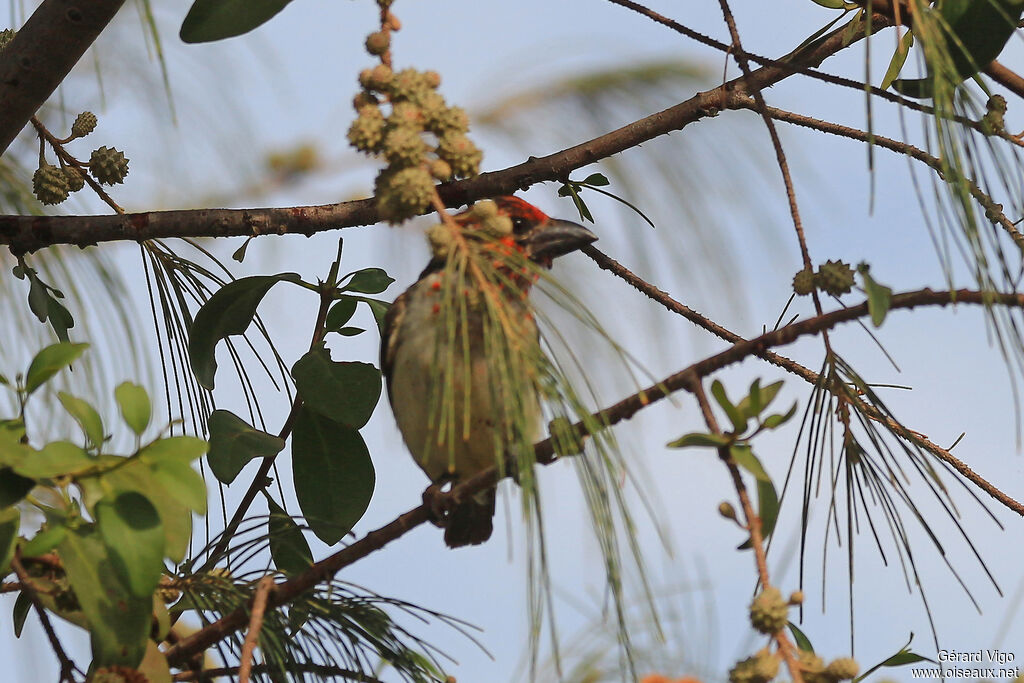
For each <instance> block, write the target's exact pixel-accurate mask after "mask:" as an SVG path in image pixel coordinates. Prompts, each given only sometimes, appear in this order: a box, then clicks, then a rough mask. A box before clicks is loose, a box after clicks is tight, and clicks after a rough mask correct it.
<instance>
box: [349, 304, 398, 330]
mask: <svg viewBox="0 0 1024 683" xmlns="http://www.w3.org/2000/svg"><path fill="white" fill-rule="evenodd" d="M356 298H357V299H359V300H360V301H362V302H364V303H365V304H366V305H367V306H369V307H370V312H371V313H373V319H374V320H376V321H377V330H378V331H379V332H380V334H381V336H383V335H384V316H385V315H387V312H388V309H389V308H391V304H389V303H388V302H386V301H378V300H377V299H371V298H369V297H365V296H360V297H356Z"/></svg>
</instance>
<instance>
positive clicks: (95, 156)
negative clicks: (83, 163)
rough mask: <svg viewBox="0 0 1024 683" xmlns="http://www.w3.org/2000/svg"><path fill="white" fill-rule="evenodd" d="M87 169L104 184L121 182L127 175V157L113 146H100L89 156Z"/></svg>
mask: <svg viewBox="0 0 1024 683" xmlns="http://www.w3.org/2000/svg"><path fill="white" fill-rule="evenodd" d="M89 171H90V172H91V173H92V176H93V178H95V179H96V180H98V181H100V182H101V183H103V184H104V185H116V184H117V183H123V182H124V178H125V176H127V175H128V159H126V158H125V156H124V152H121V151H118V150H117V149H114V148H113V147H100V148H99V149H94V150H93V152H92V155H91V156H90V157H89Z"/></svg>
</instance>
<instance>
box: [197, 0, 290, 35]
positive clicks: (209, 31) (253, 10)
mask: <svg viewBox="0 0 1024 683" xmlns="http://www.w3.org/2000/svg"><path fill="white" fill-rule="evenodd" d="M289 2H291V0H196V1H195V2H194V3H192V7H191V8H190V9H189V11H188V14H187V15H186V16H185V21H183V22H182V24H181V31H180V32H179V34H178V35H179V36H180V37H181V39H182V40H183V41H185V42H186V43H208V42H210V41H213V40H222V39H224V38H231V37H233V36H240V35H242V34H243V33H248V32H249V31H251V30H253V29H254V28H256V27H258V26H260V25H262V24H263V23H265V22H267V21H268V20H270V19H271V18H272V17H273V16H274V15H276V14H277V13H278V12H280V11H281V10H283V9H284V8H285V6H286V5H287V4H288V3H289Z"/></svg>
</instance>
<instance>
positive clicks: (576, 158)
mask: <svg viewBox="0 0 1024 683" xmlns="http://www.w3.org/2000/svg"><path fill="white" fill-rule="evenodd" d="M879 21H884V20H883V19H881V18H880V19H879ZM876 28H877V26H876ZM861 38H863V32H861V33H858V34H857V35H855V36H854V37H853V41H850V42H854V41H856V40H859V39H861ZM848 44H849V43H847V42H845V39H844V37H843V34H842V31H841V30H835V31H833V32H832V33H830V34H828V35H827V36H825V37H823V38H822V39H820V40H819V41H817V42H815V43H813V44H812V45H809V46H808V47H807V48H805V49H804V50H803V51H801V52H800V53H798V54H795V55H793V56H792V57H791V58H790V59H789V61H788V62H786V63H779V64H777V65H771V66H764V67H761V68H760V69H757V70H755V71H753V72H751V75H750V77H749V78H743V77H740V78H736V79H733V80H731V81H728V82H726V83H724V84H722V85H721V86H719V87H717V88H714V89H712V90H709V91H707V92H702V93H697V94H696V95H695V96H693V97H691V98H690V99H688V100H686V101H685V102H681V103H680V104H677V105H675V106H673V107H669V108H668V109H665V110H664V111H660V112H658V113H656V114H651V115H650V116H647V117H644V118H642V119H639V120H637V121H634V122H633V123H630V124H628V125H626V126H623V127H622V128H619V129H617V130H614V131H611V132H610V133H606V134H605V135H601V136H599V137H597V138H594V139H592V140H589V141H587V142H584V143H581V144H579V145H576V146H574V147H570V148H568V149H564V150H562V151H560V152H556V153H554V154H550V155H548V156H545V157H540V158H531V159H529V160H528V161H526V162H524V163H521V164H518V165H516V166H511V167H509V168H506V169H503V170H500V171H492V172H489V173H483V174H481V175H479V176H477V177H475V178H470V179H468V180H461V181H458V182H455V183H448V184H444V185H440V186H439V187H438V188H437V189H438V193H439V194H440V196H441V198H442V199H443V200H444V203H445V204H446V205H447V206H451V207H454V206H461V205H462V204H467V203H469V202H472V201H475V200H477V199H481V198H484V197H496V196H500V195H503V194H511V193H513V192H516V191H517V190H520V189H525V188H527V187H530V186H531V185H535V184H537V183H542V182H548V181H553V180H562V179H564V178H567V177H568V176H569V174H570V173H571V172H572V171H574V170H576V169H578V168H582V167H583V166H587V165H588V164H592V163H594V162H595V161H599V160H600V159H604V158H606V157H609V156H612V155H614V154H618V153H620V152H623V151H625V150H627V149H630V148H632V147H635V146H637V145H639V144H641V143H643V142H647V141H649V140H652V139H654V138H656V137H659V136H661V135H665V134H667V133H671V132H673V131H677V130H681V129H683V128H684V127H686V126H687V125H689V124H691V123H694V122H695V121H698V120H700V119H702V118H704V117H707V116H713V115H715V114H717V113H718V112H719V111H721V110H722V109H724V108H725V102H726V100H727V96H728V94H729V93H739V94H746V93H748V92H750V91H751V89H763V88H767V87H770V86H772V85H774V84H776V83H778V82H779V81H782V80H783V79H785V78H786V77H788V76H790V75H792V74H794V73H796V72H798V71H799V70H800V69H801V68H805V67H808V66H816V65H818V64H820V63H821V62H822V61H824V60H825V59H826V58H827V57H829V56H831V55H833V54H835V53H836V52H838V51H839V50H841V49H843V48H844V47H846V46H847V45H848ZM378 221H379V216H378V214H377V210H376V207H375V206H374V203H373V200H371V199H360V200H356V201H352V202H343V203H340V204H323V205H319V206H301V207H291V208H262V209H185V210H178V211H152V212H147V213H134V214H124V215H119V216H0V244H7V245H8V246H9V247H10V249H11V252H12V253H14V254H23V253H27V252H32V251H36V250H38V249H43V248H45V247H48V246H52V245H55V244H75V245H78V246H81V247H85V246H91V245H95V244H99V243H101V242H111V241H116V240H132V241H141V240H147V239H162V238H171V237H238V236H253V235H262V234H271V233H272V234H287V233H297V234H301V235H306V236H310V235H313V234H315V233H318V232H323V231H326V230H335V229H338V228H345V227H353V226H357V225H372V224H373V223H376V222H378Z"/></svg>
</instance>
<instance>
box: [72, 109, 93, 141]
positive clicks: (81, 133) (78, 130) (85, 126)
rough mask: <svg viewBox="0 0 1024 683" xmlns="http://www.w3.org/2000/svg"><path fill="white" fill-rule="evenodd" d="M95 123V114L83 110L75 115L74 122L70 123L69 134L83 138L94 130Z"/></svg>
mask: <svg viewBox="0 0 1024 683" xmlns="http://www.w3.org/2000/svg"><path fill="white" fill-rule="evenodd" d="M96 123H97V119H96V114H93V113H92V112H91V111H83V112H82V113H81V114H79V115H78V116H76V117H75V122H74V123H73V124H71V134H72V135H74V136H75V137H76V138H84V137H85V136H86V135H88V134H89V133H91V132H93V131H94V130H96Z"/></svg>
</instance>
